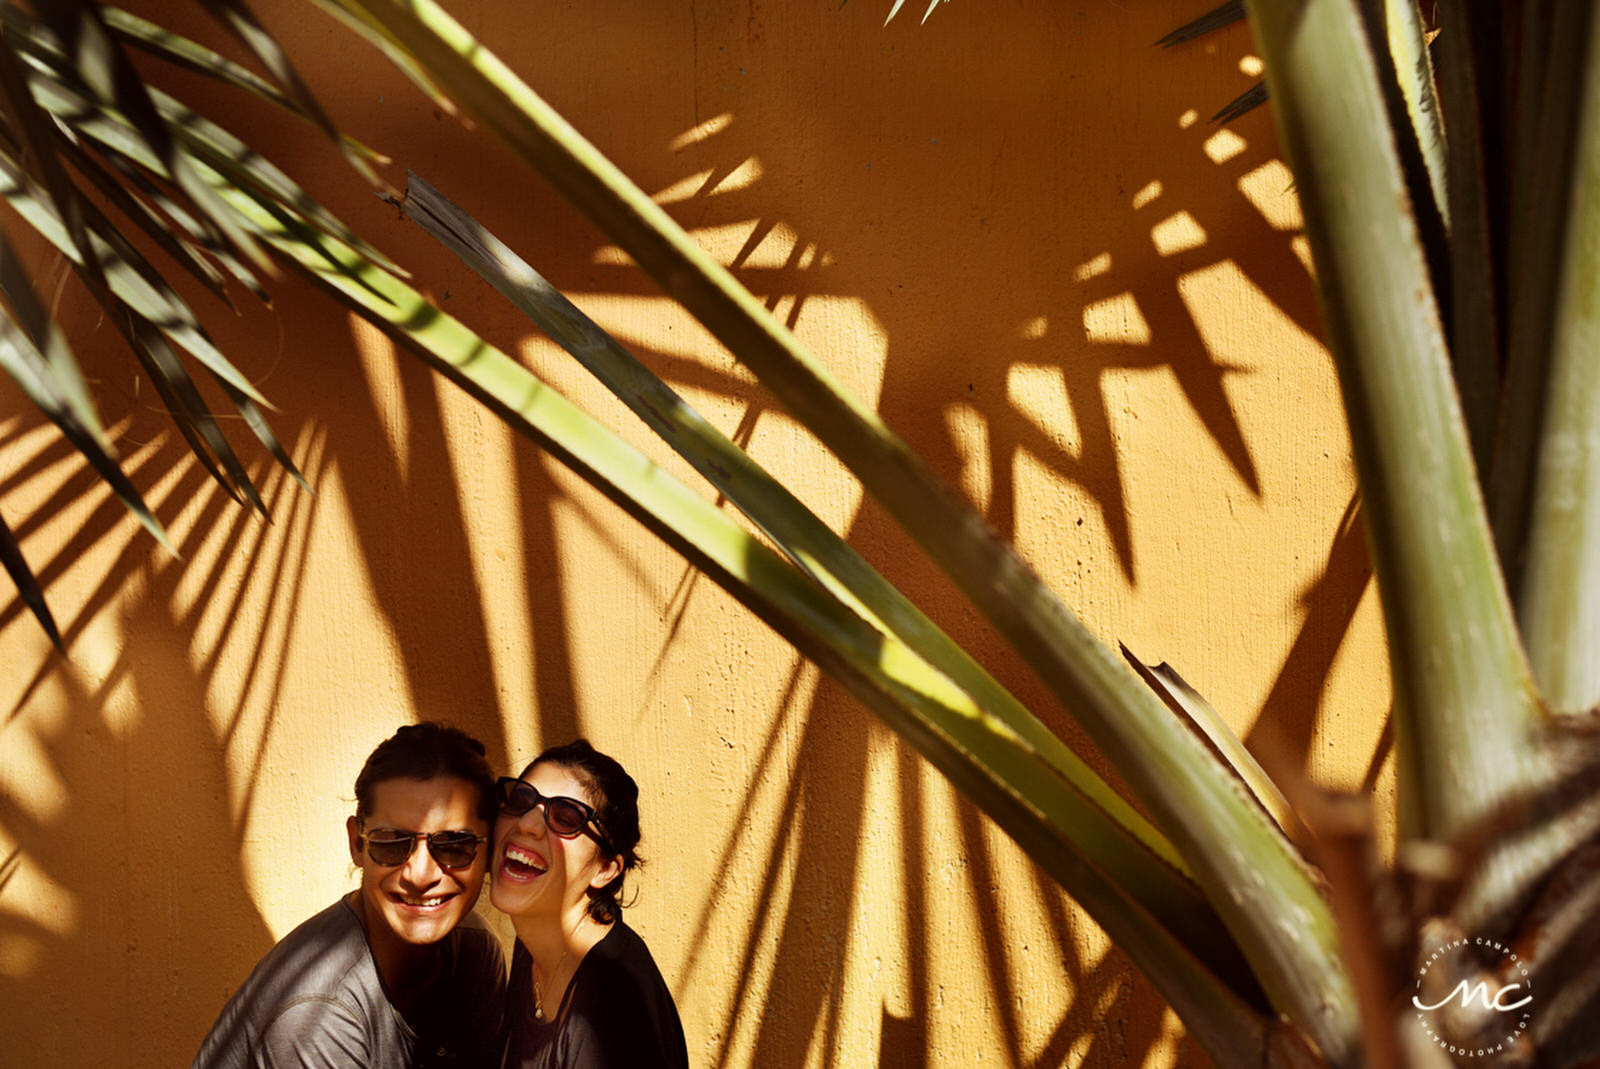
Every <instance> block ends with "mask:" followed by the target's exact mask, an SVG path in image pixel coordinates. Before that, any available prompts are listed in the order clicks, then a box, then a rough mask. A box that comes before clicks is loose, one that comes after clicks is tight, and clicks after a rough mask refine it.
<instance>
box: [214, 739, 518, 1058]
mask: <svg viewBox="0 0 1600 1069" xmlns="http://www.w3.org/2000/svg"><path fill="white" fill-rule="evenodd" d="M493 787H494V777H493V775H492V774H491V773H490V770H489V765H488V762H487V761H486V760H485V758H484V749H483V744H482V743H480V742H478V740H476V739H474V738H472V737H471V736H469V735H467V734H465V733H463V732H461V731H458V730H456V729H455V728H451V727H445V726H443V725H440V724H432V723H422V724H414V725H408V726H406V727H403V728H401V729H400V730H399V731H397V732H396V733H395V734H394V736H393V737H391V738H389V739H388V740H386V741H385V742H383V743H382V744H381V745H379V747H378V748H377V749H376V750H374V751H373V752H372V756H370V757H368V758H367V762H366V764H365V765H364V766H363V767H362V769H361V774H360V775H359V776H358V777H357V778H356V813H355V816H353V817H351V818H350V819H349V820H348V821H347V822H346V827H347V831H348V834H349V837H350V859H351V861H352V862H354V863H355V864H356V865H357V866H358V867H360V869H361V886H360V888H359V889H357V890H356V891H353V892H351V893H350V894H349V895H346V896H344V897H343V898H341V899H340V900H339V901H338V902H335V903H334V904H333V905H332V906H330V907H328V908H327V909H325V910H323V911H322V912H321V913H318V914H317V915H316V916H314V917H312V918H311V919H310V920H308V921H306V922H305V923H304V924H302V925H300V926H299V927H298V928H296V929H295V930H294V931H292V932H290V933H289V934H288V935H287V936H285V937H284V938H283V940H282V941H281V942H279V943H278V945H277V946H275V947H273V948H272V950H271V951H269V952H268V953H267V956H266V957H264V958H262V959H261V961H260V963H259V964H258V965H257V966H256V967H255V971H253V972H252V973H251V974H250V977H249V979H247V980H246V981H245V982H244V985H243V986H242V987H240V988H239V990H238V991H237V992H235V993H234V996H233V998H231V999H230V1000H229V1001H228V1004H227V1006H225V1007H224V1008H223V1010H222V1014H221V1016H219V1017H218V1018H217V1021H216V1024H214V1025H212V1026H211V1032H210V1034H208V1035H207V1036H206V1039H205V1042H204V1043H202V1044H201V1046H200V1053H199V1054H197V1055H196V1056H195V1059H194V1063H193V1066H192V1069H288V1067H294V1069H335V1067H337V1069H351V1067H360V1069H410V1067H413V1066H419V1067H433V1066H471V1067H475V1066H491V1065H495V1064H498V1058H499V1049H498V1038H499V1024H500V1014H501V1003H502V1001H503V995H504V991H505V957H504V954H503V952H502V951H501V948H500V944H499V942H498V941H497V940H496V939H495V938H494V937H493V936H492V935H491V934H490V933H489V931H488V930H487V929H486V928H484V927H483V925H482V923H481V922H479V921H478V919H477V918H476V917H475V916H473V915H472V907H473V904H474V903H475V902H477V900H478V893H479V892H480V891H481V890H482V889H483V877H484V873H485V871H486V870H487V867H488V866H487V855H488V849H487V847H486V846H485V843H486V840H487V837H488V835H489V830H490V827H491V824H492V821H493V819H494V812H495V803H494V797H493Z"/></svg>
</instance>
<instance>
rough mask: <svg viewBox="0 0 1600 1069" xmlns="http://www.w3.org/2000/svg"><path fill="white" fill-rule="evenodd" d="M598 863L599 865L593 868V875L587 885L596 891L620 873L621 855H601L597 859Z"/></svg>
mask: <svg viewBox="0 0 1600 1069" xmlns="http://www.w3.org/2000/svg"><path fill="white" fill-rule="evenodd" d="M599 863H600V867H599V868H597V869H595V873H594V877H593V878H592V879H590V880H589V886H590V887H593V888H594V889H595V890H596V891H598V890H600V889H601V888H603V887H605V886H606V884H608V883H610V882H611V881H612V880H614V879H616V878H617V877H618V876H621V875H622V858H621V857H617V856H613V857H605V856H603V855H602V856H601V857H600V859H599Z"/></svg>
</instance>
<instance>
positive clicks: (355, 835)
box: [344, 817, 361, 869]
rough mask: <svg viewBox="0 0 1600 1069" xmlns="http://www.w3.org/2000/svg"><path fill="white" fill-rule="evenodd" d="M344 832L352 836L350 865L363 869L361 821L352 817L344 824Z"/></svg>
mask: <svg viewBox="0 0 1600 1069" xmlns="http://www.w3.org/2000/svg"><path fill="white" fill-rule="evenodd" d="M344 830H345V833H346V834H347V835H349V836H350V864H352V865H354V866H355V867H356V868H358V869H359V868H360V867H361V821H359V820H357V819H356V818H355V817H351V818H350V819H349V820H347V821H345V822H344Z"/></svg>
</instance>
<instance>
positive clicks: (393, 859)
mask: <svg viewBox="0 0 1600 1069" xmlns="http://www.w3.org/2000/svg"><path fill="white" fill-rule="evenodd" d="M414 842H415V840H414V839H413V838H412V837H411V836H409V835H398V836H396V835H385V836H382V837H379V836H376V835H369V836H367V856H368V857H370V858H372V862H373V864H375V865H384V866H389V865H404V864H405V863H406V858H408V857H410V856H411V846H412V844H413V843H414Z"/></svg>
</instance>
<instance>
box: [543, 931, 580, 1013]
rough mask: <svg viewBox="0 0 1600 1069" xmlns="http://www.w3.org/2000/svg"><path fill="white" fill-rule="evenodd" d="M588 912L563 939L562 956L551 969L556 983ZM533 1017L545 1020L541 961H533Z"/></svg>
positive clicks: (553, 980)
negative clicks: (540, 972)
mask: <svg viewBox="0 0 1600 1069" xmlns="http://www.w3.org/2000/svg"><path fill="white" fill-rule="evenodd" d="M586 916H587V914H579V915H578V923H577V924H574V925H573V926H572V931H570V932H568V933H567V938H566V939H565V940H564V941H563V945H562V950H561V956H560V957H559V958H557V959H556V967H555V968H554V969H551V970H550V981H551V984H552V985H554V983H555V979H556V977H557V976H558V975H559V974H560V972H561V966H563V965H565V964H566V963H567V955H568V954H570V953H572V941H573V940H574V939H575V938H577V935H578V929H579V928H582V927H583V920H584V917H586ZM533 1019H534V1020H535V1021H543V1020H544V989H543V987H541V986H540V984H539V963H538V962H537V961H536V962H534V963H533Z"/></svg>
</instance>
